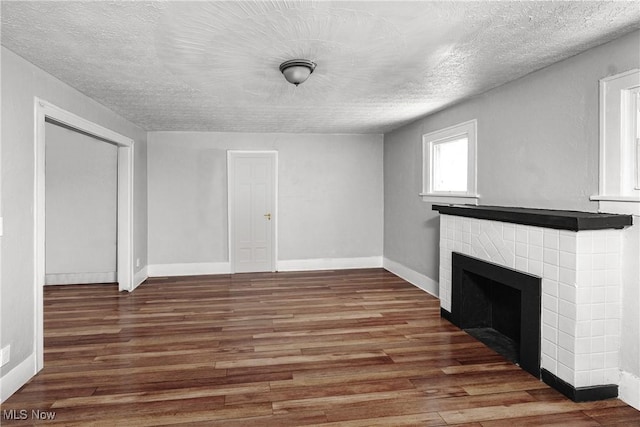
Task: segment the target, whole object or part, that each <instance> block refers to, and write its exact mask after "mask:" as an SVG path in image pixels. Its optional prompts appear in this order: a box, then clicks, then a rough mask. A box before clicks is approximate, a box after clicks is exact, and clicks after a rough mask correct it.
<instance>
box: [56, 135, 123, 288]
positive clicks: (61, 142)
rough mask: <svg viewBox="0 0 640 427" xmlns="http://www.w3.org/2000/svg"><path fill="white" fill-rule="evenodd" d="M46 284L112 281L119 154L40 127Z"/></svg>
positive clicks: (81, 138)
mask: <svg viewBox="0 0 640 427" xmlns="http://www.w3.org/2000/svg"><path fill="white" fill-rule="evenodd" d="M45 136H46V142H45V149H46V173H45V188H46V199H45V200H46V226H45V230H46V238H45V246H46V251H45V254H46V255H45V258H46V274H47V278H46V283H48V284H49V283H52V284H64V283H104V282H112V281H116V269H117V268H116V249H117V239H116V236H117V228H116V223H117V221H116V219H117V201H118V191H117V190H118V189H117V185H118V183H117V168H118V148H117V147H116V146H115V145H113V144H109V143H107V142H104V141H101V140H98V139H96V138H92V137H90V136H88V135H85V134H83V133H80V132H75V131H73V130H70V129H67V128H65V127H62V126H58V125H56V124H52V123H48V122H47V123H46V124H45Z"/></svg>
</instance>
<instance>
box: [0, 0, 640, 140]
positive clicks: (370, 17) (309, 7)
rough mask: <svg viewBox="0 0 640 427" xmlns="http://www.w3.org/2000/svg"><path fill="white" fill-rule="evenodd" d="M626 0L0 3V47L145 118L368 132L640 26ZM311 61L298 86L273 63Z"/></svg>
mask: <svg viewBox="0 0 640 427" xmlns="http://www.w3.org/2000/svg"><path fill="white" fill-rule="evenodd" d="M639 23H640V3H638V2H602V1H595V2H587V1H577V2H526V1H525V2H520V1H518V2H511V1H493V2H484V1H478V2H442V1H441V2H430V1H412V2H404V1H391V2H382V1H352V2H342V1H276V0H274V1H262V2H260V1H246V2H245V1H243V2H240V1H235V2H221V1H214V2H203V1H200V2H185V1H176V2H172V1H150V2H144V1H126V2H113V1H112V2H104V1H78V2H72V1H44V2H35V1H2V39H1V40H2V44H3V45H4V46H5V47H7V48H8V49H10V50H12V51H14V52H15V53H17V54H18V55H20V56H22V57H24V58H25V59H27V60H28V61H30V62H32V63H34V64H36V65H37V66H39V67H40V68H42V69H44V70H46V71H48V72H49V73H51V74H53V75H54V76H56V77H58V78H59V79H60V80H62V81H64V82H66V83H68V84H69V85H71V86H73V87H75V88H76V89H78V90H79V91H81V92H83V93H85V94H86V95H88V96H90V97H91V98H93V99H95V100H97V101H99V102H101V103H102V104H104V105H106V106H107V107H109V108H111V109H112V110H114V111H115V112H117V113H119V114H120V115H122V116H124V117H125V118H127V119H129V120H130V121H132V122H134V123H136V124H138V125H139V126H141V127H143V128H144V129H146V130H151V131H153V130H193V131H242V132H312V133H316V132H317V133H380V132H386V131H389V130H391V129H394V128H397V127H399V126H401V125H403V124H405V123H407V122H409V121H411V120H413V119H415V118H417V117H420V116H423V115H425V114H428V113H430V112H433V111H436V110H438V109H441V108H443V107H444V106H446V105H450V104H452V103H455V102H457V101H459V100H461V99H465V98H468V97H470V96H473V95H476V94H479V93H482V92H484V91H486V90H488V89H491V88H493V87H496V86H499V85H501V84H504V83H506V82H508V81H511V80H514V79H516V78H518V77H521V76H523V75H525V74H528V73H530V72H532V71H535V70H537V69H540V68H542V67H545V66H547V65H549V64H551V63H553V62H556V61H559V60H562V59H564V58H567V57H569V56H572V55H575V54H577V53H579V52H582V51H584V50H586V49H588V48H591V47H593V46H596V45H599V44H602V43H604V42H607V41H609V40H613V39H614V38H617V37H619V36H621V35H623V34H625V33H628V32H630V31H632V30H634V29H637V28H639V27H640V24H639ZM294 58H306V59H311V60H313V61H314V62H316V63H317V64H318V66H317V68H316V70H315V72H314V73H313V74H312V75H311V77H310V78H309V80H307V82H305V83H304V84H302V85H300V86H298V87H295V86H293V85H291V84H289V83H287V82H286V81H285V80H284V78H283V77H282V75H281V74H280V72H279V70H278V65H279V64H280V63H281V62H283V61H285V60H288V59H294Z"/></svg>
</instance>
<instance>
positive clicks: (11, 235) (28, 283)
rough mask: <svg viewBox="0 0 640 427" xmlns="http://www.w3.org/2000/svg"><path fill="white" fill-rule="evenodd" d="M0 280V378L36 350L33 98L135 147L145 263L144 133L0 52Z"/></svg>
mask: <svg viewBox="0 0 640 427" xmlns="http://www.w3.org/2000/svg"><path fill="white" fill-rule="evenodd" d="M1 55H2V64H1V65H2V73H1V74H2V191H1V197H2V216H3V218H4V236H3V237H2V238H1V239H2V242H1V243H2V261H1V262H2V276H1V282H0V300H1V302H0V304H1V307H0V308H1V310H0V323H1V325H0V348H2V347H4V346H6V345H7V344H11V361H10V362H9V363H8V364H7V365H5V366H3V367H2V370H1V371H0V374H2V375H5V374H6V373H7V372H8V371H10V370H11V369H13V368H14V367H15V366H16V365H18V364H19V363H20V362H22V361H24V360H25V359H26V358H27V357H28V356H29V355H31V354H32V353H33V351H34V348H33V341H34V320H35V314H34V300H33V283H34V281H35V277H34V216H33V211H34V169H35V164H34V161H35V159H34V114H33V111H34V97H36V96H37V97H40V98H42V99H44V100H46V101H49V102H51V103H53V104H54V105H57V106H58V107H60V108H63V109H65V110H67V111H70V112H72V113H75V114H77V115H79V116H81V117H83V118H85V119H87V120H90V121H92V122H95V123H97V124H99V125H101V126H104V127H106V128H108V129H111V130H114V131H116V132H118V133H121V134H123V135H126V136H128V137H130V138H132V139H133V140H134V141H135V153H134V156H135V157H134V159H135V164H134V168H135V172H134V179H135V183H134V191H135V193H134V210H135V211H136V216H135V220H134V254H135V256H136V257H138V258H140V259H141V261H142V264H141V265H142V266H144V265H146V260H147V225H146V215H147V207H146V205H147V195H146V191H145V188H146V185H145V181H146V177H145V173H146V132H145V131H143V130H142V129H140V128H138V127H137V126H135V125H133V124H132V123H130V122H128V121H126V120H125V119H123V118H122V117H120V116H118V115H117V114H115V113H114V112H112V111H111V110H109V109H107V108H105V107H104V106H103V105H101V104H99V103H97V102H95V101H93V100H92V99H90V98H88V97H86V96H85V95H83V94H81V93H80V92H78V91H77V90H75V89H73V88H71V87H70V86H68V85H67V84H65V83H63V82H61V81H60V80H58V79H56V78H55V77H53V76H51V75H50V74H48V73H46V72H44V71H42V70H41V69H39V68H38V67H36V66H34V65H33V64H31V63H29V62H27V61H25V60H24V59H22V58H21V57H19V56H17V55H16V54H14V53H13V52H11V51H9V50H8V49H6V48H4V47H2V52H1Z"/></svg>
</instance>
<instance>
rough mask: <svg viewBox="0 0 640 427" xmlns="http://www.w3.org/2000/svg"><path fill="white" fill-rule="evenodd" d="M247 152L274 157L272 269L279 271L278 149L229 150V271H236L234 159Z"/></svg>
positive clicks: (232, 272)
mask: <svg viewBox="0 0 640 427" xmlns="http://www.w3.org/2000/svg"><path fill="white" fill-rule="evenodd" d="M245 154H249V155H251V154H263V155H269V156H271V157H272V158H273V161H274V162H273V165H274V167H273V175H272V177H271V179H272V183H273V196H272V197H273V198H272V200H271V202H272V206H273V209H272V211H273V221H272V222H273V224H272V226H271V231H272V233H271V258H272V259H271V271H272V272H275V271H278V151H276V150H227V208H228V209H227V218H228V220H227V223H228V233H227V234H228V237H229V245H228V250H229V271H230V272H231V274H234V273H235V272H236V264H235V261H236V260H235V256H234V250H235V240H234V237H235V234H234V231H233V230H234V228H233V227H234V225H235V224H234V223H233V214H234V206H235V193H234V191H233V187H234V184H235V179H234V172H235V166H234V164H233V159H234V158H235V157H236V156H239V155H245Z"/></svg>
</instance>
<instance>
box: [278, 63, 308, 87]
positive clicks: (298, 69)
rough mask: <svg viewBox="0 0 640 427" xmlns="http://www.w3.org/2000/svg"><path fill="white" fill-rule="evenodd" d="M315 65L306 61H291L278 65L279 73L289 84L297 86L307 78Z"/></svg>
mask: <svg viewBox="0 0 640 427" xmlns="http://www.w3.org/2000/svg"><path fill="white" fill-rule="evenodd" d="M315 69H316V63H315V62H312V61H309V60H308V59H291V60H289V61H284V62H283V63H282V64H280V72H281V73H282V75H283V76H284V78H285V79H287V81H288V82H289V83H292V84H294V85H296V86H298V85H299V84H300V83H304V81H305V80H307V79H308V78H309V76H310V75H311V73H313V70H315Z"/></svg>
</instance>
